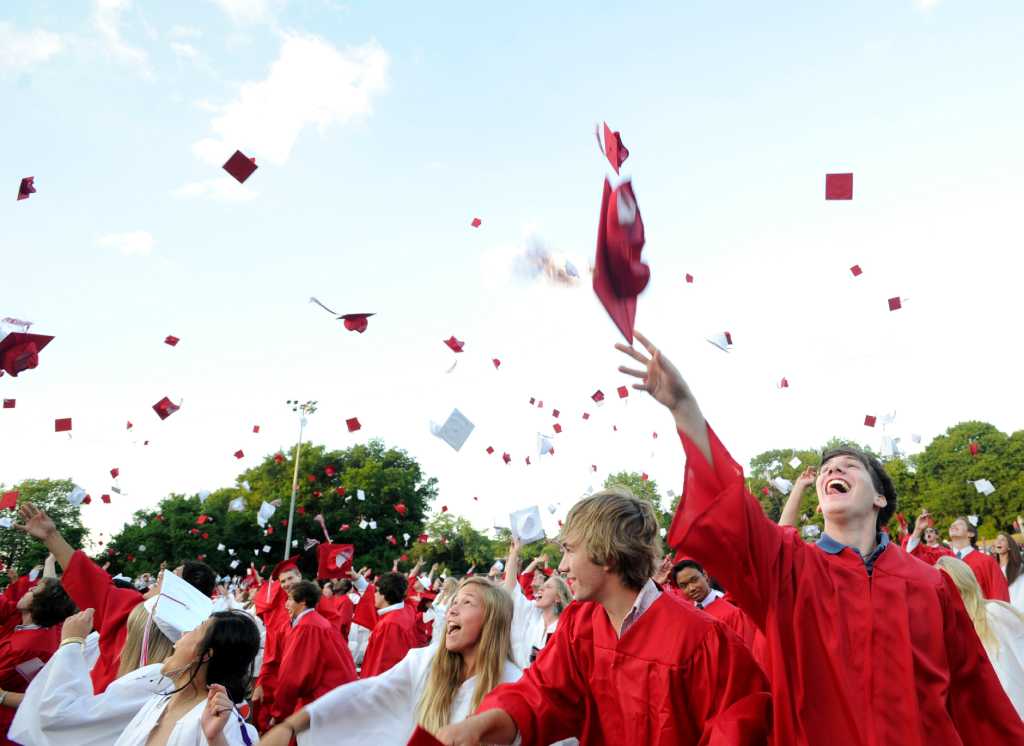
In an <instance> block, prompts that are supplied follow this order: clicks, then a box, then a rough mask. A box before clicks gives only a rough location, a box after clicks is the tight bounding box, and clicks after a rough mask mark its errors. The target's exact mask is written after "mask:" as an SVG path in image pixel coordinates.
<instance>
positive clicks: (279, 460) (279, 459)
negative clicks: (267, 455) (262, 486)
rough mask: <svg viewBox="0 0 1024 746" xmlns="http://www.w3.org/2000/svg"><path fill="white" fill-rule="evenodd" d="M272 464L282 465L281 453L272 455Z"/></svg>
mask: <svg viewBox="0 0 1024 746" xmlns="http://www.w3.org/2000/svg"><path fill="white" fill-rule="evenodd" d="M274 463H277V464H281V463H284V454H283V453H275V454H274Z"/></svg>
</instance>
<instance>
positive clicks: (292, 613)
mask: <svg viewBox="0 0 1024 746" xmlns="http://www.w3.org/2000/svg"><path fill="white" fill-rule="evenodd" d="M284 608H285V611H287V612H288V616H289V617H291V618H292V619H294V618H295V617H296V616H297V615H298V614H301V613H302V612H303V611H305V610H306V604H304V603H302V602H301V601H296V600H295V599H293V598H292V597H291V596H288V598H286V599H285V601H284Z"/></svg>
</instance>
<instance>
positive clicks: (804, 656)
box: [541, 333, 1024, 746]
mask: <svg viewBox="0 0 1024 746" xmlns="http://www.w3.org/2000/svg"><path fill="white" fill-rule="evenodd" d="M636 337H637V339H638V340H639V341H640V342H641V343H642V344H643V345H644V347H645V348H646V350H647V355H644V354H642V353H641V352H639V351H637V350H634V349H632V348H631V347H626V346H625V345H617V347H618V349H619V350H621V351H622V352H624V353H626V354H627V355H629V356H630V357H631V358H633V359H634V360H635V361H636V362H637V363H639V364H640V366H641V367H640V369H636V368H630V367H626V366H623V367H621V368H620V370H621V371H622V372H625V373H627V374H628V375H632V376H635V377H637V378H640V379H642V383H638V384H634V388H636V389H639V390H643V391H648V392H649V393H650V394H651V395H652V396H653V397H654V399H655V400H657V401H658V402H660V403H661V404H663V405H664V406H665V407H666V408H668V409H669V411H670V412H671V413H672V415H673V417H674V419H675V423H676V427H677V429H678V431H679V434H680V438H681V439H682V442H683V448H684V450H685V453H686V478H685V483H684V495H685V497H684V499H683V500H682V501H680V505H679V508H678V511H677V513H676V516H675V519H674V521H673V525H672V530H671V531H670V533H669V539H670V541H671V543H672V545H673V546H676V547H678V548H679V549H680V550H682V551H684V552H686V554H688V555H689V556H692V557H694V558H695V559H697V560H698V561H700V562H701V563H702V564H703V565H704V567H706V568H707V569H708V571H709V572H710V573H711V574H712V575H714V577H716V578H719V579H720V580H721V581H722V582H723V583H724V584H725V585H726V587H727V588H728V589H729V594H730V598H732V599H733V600H734V602H735V603H736V605H738V606H739V607H740V608H741V609H742V610H743V611H744V612H745V613H746V614H747V616H749V617H750V618H751V620H752V621H753V622H754V624H756V625H757V626H758V627H759V628H760V629H761V630H762V631H763V632H764V634H765V637H766V640H767V648H768V650H767V652H768V655H769V659H770V660H769V666H770V670H771V672H772V677H771V684H772V693H773V695H774V696H773V702H774V719H773V727H774V736H775V739H774V740H775V742H776V743H778V744H786V745H787V746H802V745H804V744H808V745H810V744H814V745H815V746H816V745H817V744H830V746H846V745H847V744H849V745H850V746H853V745H854V744H856V746H863V745H864V744H885V743H899V744H901V745H902V746H921V745H922V744H928V745H929V746H946V745H947V744H948V745H950V746H952V745H954V744H956V745H957V746H959V745H960V744H966V745H968V746H974V745H977V746H981V745H982V744H992V743H1024V724H1022V723H1021V721H1020V718H1019V717H1017V714H1016V712H1015V711H1014V710H1013V706H1012V705H1011V704H1010V701H1009V700H1008V699H1007V697H1006V694H1005V693H1004V692H1003V690H1002V687H1001V686H1000V684H999V680H998V679H997V678H996V675H995V672H994V671H993V669H992V666H991V664H990V663H989V662H988V659H987V657H986V655H985V653H984V649H983V648H982V646H981V643H980V642H979V641H978V638H977V635H975V634H973V629H972V625H971V622H970V619H969V618H968V617H967V614H966V612H965V611H964V607H963V603H962V602H961V600H960V595H959V593H958V592H957V590H956V587H955V586H954V585H953V583H952V580H950V579H949V578H948V576H946V575H944V574H942V573H940V572H938V571H937V570H935V569H934V568H932V567H929V566H928V565H926V564H924V563H922V562H919V561H917V560H915V559H913V558H911V557H909V556H908V555H907V554H906V553H904V552H902V551H900V550H899V548H898V547H895V546H893V545H891V544H889V542H888V537H887V535H886V534H885V533H884V532H882V531H881V530H880V527H881V526H882V525H884V524H885V523H886V522H887V521H888V519H889V517H890V516H891V515H892V514H893V511H894V510H895V508H896V494H895V490H894V489H893V486H892V481H891V480H890V479H889V477H888V476H887V475H886V473H885V471H884V469H883V468H882V467H881V465H880V464H879V463H878V461H877V460H875V459H874V458H872V457H870V456H868V455H866V454H864V453H862V452H861V451H859V450H855V449H851V448H843V449H837V450H835V451H830V452H827V453H825V454H824V455H823V458H822V461H821V464H820V466H819V468H818V477H817V485H816V486H817V493H818V499H819V503H820V505H821V508H822V512H823V514H824V518H825V532H824V534H823V536H822V538H821V540H820V541H818V542H817V544H809V543H806V542H804V541H803V540H802V539H801V538H800V537H799V535H798V534H797V533H796V532H794V531H793V530H792V529H788V528H783V527H780V526H777V525H776V524H774V523H773V522H772V521H770V520H769V519H768V518H767V517H766V516H765V514H764V511H763V510H762V508H761V506H760V504H759V503H758V502H757V500H756V499H754V497H753V496H752V495H751V494H750V493H749V492H748V491H747V489H746V486H745V483H744V478H743V469H742V468H741V467H740V466H739V464H737V463H736V462H735V461H734V460H733V459H732V457H731V456H730V455H729V452H728V451H727V450H726V449H725V447H724V446H723V445H722V443H721V442H720V441H719V440H718V437H717V436H716V435H715V433H714V432H713V431H712V430H711V428H710V427H709V426H708V424H707V422H706V421H705V419H704V415H703V414H702V413H701V410H700V407H699V406H698V404H697V401H696V399H695V398H694V396H693V394H692V393H691V391H690V389H689V387H688V386H687V385H686V382H685V381H684V380H683V377H682V376H681V375H680V374H679V371H678V370H677V369H676V368H675V366H673V365H672V363H671V362H669V361H668V359H667V358H665V357H664V356H663V355H662V354H661V352H660V351H659V350H657V349H656V348H655V347H654V345H652V344H651V343H650V342H649V341H648V340H647V339H646V338H645V337H644V336H643V335H642V334H639V333H638V334H636ZM723 547H724V548H727V550H728V551H723ZM541 660H543V656H542V658H541ZM883 663H884V665H883Z"/></svg>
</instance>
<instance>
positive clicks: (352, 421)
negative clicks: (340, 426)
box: [345, 417, 362, 433]
mask: <svg viewBox="0 0 1024 746" xmlns="http://www.w3.org/2000/svg"><path fill="white" fill-rule="evenodd" d="M345 427H347V428H348V431H349V432H350V433H354V432H355V431H356V430H358V429H359V428H361V427H362V425H360V424H359V418H358V417H350V418H349V419H347V420H345Z"/></svg>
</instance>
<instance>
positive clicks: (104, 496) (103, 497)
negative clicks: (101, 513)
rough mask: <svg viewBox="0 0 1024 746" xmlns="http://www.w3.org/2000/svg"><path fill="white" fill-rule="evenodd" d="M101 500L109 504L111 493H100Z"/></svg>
mask: <svg viewBox="0 0 1024 746" xmlns="http://www.w3.org/2000/svg"><path fill="white" fill-rule="evenodd" d="M100 500H102V501H103V502H105V503H107V504H108V505H109V504H110V495H100Z"/></svg>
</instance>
